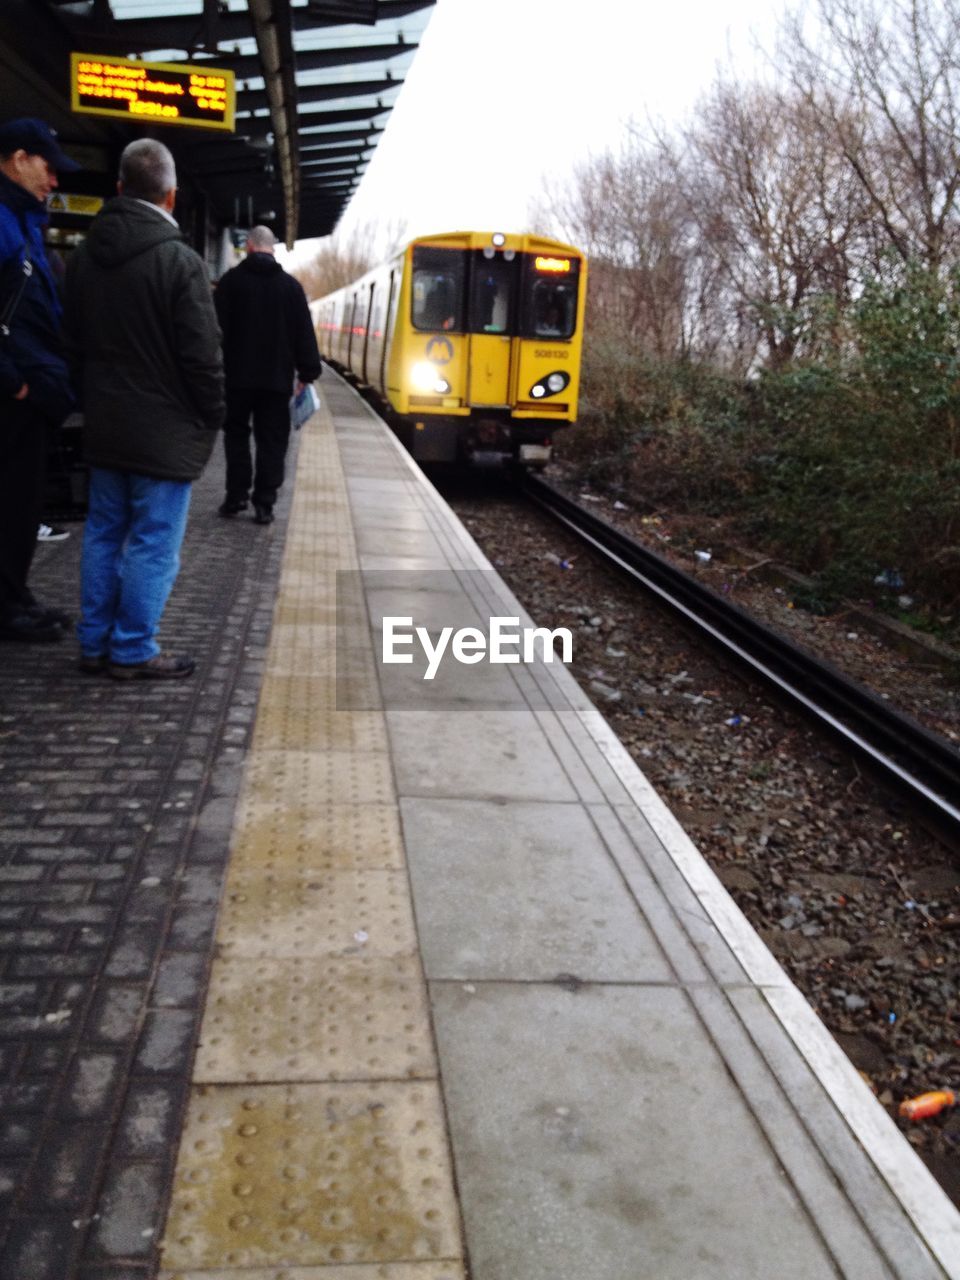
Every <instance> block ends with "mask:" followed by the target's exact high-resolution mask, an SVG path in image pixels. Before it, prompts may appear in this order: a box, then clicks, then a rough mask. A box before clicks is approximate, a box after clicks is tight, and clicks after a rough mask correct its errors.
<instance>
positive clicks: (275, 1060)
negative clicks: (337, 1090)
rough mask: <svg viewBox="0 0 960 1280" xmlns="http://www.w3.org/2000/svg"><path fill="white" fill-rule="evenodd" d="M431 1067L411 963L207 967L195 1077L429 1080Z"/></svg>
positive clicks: (226, 962) (422, 1000) (300, 961)
mask: <svg viewBox="0 0 960 1280" xmlns="http://www.w3.org/2000/svg"><path fill="white" fill-rule="evenodd" d="M436 1072H437V1064H436V1060H435V1058H434V1055H433V1050H432V1047H431V1039H430V1022H429V1017H428V1014H427V1002H426V995H425V991H424V986H423V980H422V977H421V973H420V963H419V960H418V959H416V958H413V957H403V956H393V957H390V958H387V959H383V958H381V957H378V956H368V955H360V956H352V957H350V958H348V959H343V960H333V961H331V960H329V959H328V958H327V957H323V958H322V959H310V960H308V959H304V958H302V957H297V958H294V959H290V960H247V959H242V958H239V957H236V958H234V957H231V958H228V959H222V960H218V961H216V962H215V964H214V966H213V975H212V977H211V980H210V992H209V995H208V997H207V1014H206V1018H205V1020H204V1031H203V1038H202V1040H201V1043H200V1048H199V1051H198V1054H197V1065H196V1070H195V1073H194V1078H195V1079H196V1080H197V1081H200V1082H202V1083H205V1084H214V1083H216V1084H224V1083H231V1082H233V1083H240V1082H245V1081H256V1080H262V1081H274V1080H313V1081H317V1080H329V1081H335V1080H344V1079H349V1080H380V1079H383V1078H384V1077H389V1078H390V1079H395V1080H402V1079H404V1078H421V1079H429V1078H432V1077H435V1076H436Z"/></svg>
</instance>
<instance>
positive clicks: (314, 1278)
mask: <svg viewBox="0 0 960 1280" xmlns="http://www.w3.org/2000/svg"><path fill="white" fill-rule="evenodd" d="M160 1280H464V1270H463V1267H462V1266H461V1265H460V1263H459V1262H410V1263H406V1262H395V1263H391V1262H386V1263H384V1264H382V1265H381V1266H379V1267H282V1268H281V1269H280V1270H279V1271H278V1270H276V1269H275V1268H274V1267H254V1268H253V1270H248V1269H247V1268H246V1267H245V1268H244V1269H243V1272H242V1273H239V1274H238V1273H237V1272H236V1271H176V1272H174V1271H161V1272H160Z"/></svg>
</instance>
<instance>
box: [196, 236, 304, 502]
mask: <svg viewBox="0 0 960 1280" xmlns="http://www.w3.org/2000/svg"><path fill="white" fill-rule="evenodd" d="M275 244H276V239H275V238H274V235H273V232H272V231H271V230H270V228H269V227H254V228H253V230H252V231H251V232H250V234H249V236H248V237H247V256H246V258H245V259H244V261H243V262H241V263H240V264H239V266H236V267H233V268H232V269H231V270H230V271H228V272H227V273H226V275H225V276H224V277H223V279H222V280H221V281H220V283H219V284H218V285H217V292H216V297H215V301H216V305H217V315H218V316H219V317H220V327H221V328H222V329H223V357H224V366H225V369H226V376H227V417H226V421H225V422H224V424H223V444H224V451H225V453H226V457H227V495H226V498H225V500H224V502H223V504H222V505H221V507H220V514H221V515H222V516H235V515H236V514H237V513H238V512H239V511H243V510H245V509H246V506H247V500H248V497H249V495H250V487H251V482H252V485H253V509H254V519H255V520H256V522H257V524H270V522H271V521H272V520H273V504H274V503H275V502H276V500H277V490H278V489H279V488H280V486H281V485H282V484H283V468H284V461H285V459H286V456H287V444H288V442H289V439H290V408H289V403H290V393H291V390H292V388H293V375H294V371H296V375H297V380H298V381H297V387H296V390H297V391H298V392H299V391H301V390H302V389H303V387H304V385H305V384H306V383H308V382H313V380H314V379H315V378H318V377H319V376H320V353H319V351H318V350H317V338H316V334H315V333H314V332H313V324H312V322H311V320H310V310H309V308H308V307H307V299H306V296H305V295H304V292H303V289H302V288H301V286H300V283H299V281H297V280H295V279H294V278H293V276H290V275H287V273H286V272H285V271H284V269H283V268H282V267H281V266H280V263H279V262H277V261H276V259H275V258H274V256H273V246H274V245H275ZM251 415H252V417H253V438H254V442H255V444H256V450H257V468H256V474H254V471H253V465H252V462H251V458H250V418H251Z"/></svg>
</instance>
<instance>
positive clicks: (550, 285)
mask: <svg viewBox="0 0 960 1280" xmlns="http://www.w3.org/2000/svg"><path fill="white" fill-rule="evenodd" d="M489 252H490V251H489V250H487V251H486V252H484V251H480V250H475V251H473V252H464V251H463V250H461V249H438V248H434V247H433V246H431V245H416V246H414V250H413V305H412V312H411V319H412V320H413V327H414V328H415V329H420V330H426V331H429V332H434V333H435V332H437V331H438V330H440V331H449V330H454V331H455V332H457V333H487V334H503V335H509V336H515V335H517V334H520V335H521V336H523V337H525V338H570V337H572V336H573V334H574V333H575V331H576V327H577V291H578V285H579V275H580V263H579V260H578V259H576V258H573V257H566V256H563V257H560V256H557V257H552V256H547V255H542V254H541V255H535V254H532V253H526V254H512V253H511V254H509V255H507V254H501V253H497V254H495V255H494V256H492V257H488V256H487V254H488V253H489Z"/></svg>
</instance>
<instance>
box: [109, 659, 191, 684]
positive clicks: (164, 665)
mask: <svg viewBox="0 0 960 1280" xmlns="http://www.w3.org/2000/svg"><path fill="white" fill-rule="evenodd" d="M196 665H197V662H196V659H195V658H187V657H176V656H175V655H174V654H171V653H158V654H157V655H156V657H153V658H147V660H146V662H130V663H127V662H111V663H110V666H109V667H108V670H109V672H110V674H111V675H112V676H113V678H114V680H181V679H183V677H184V676H192V675H193V672H194V669H195V667H196Z"/></svg>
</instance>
